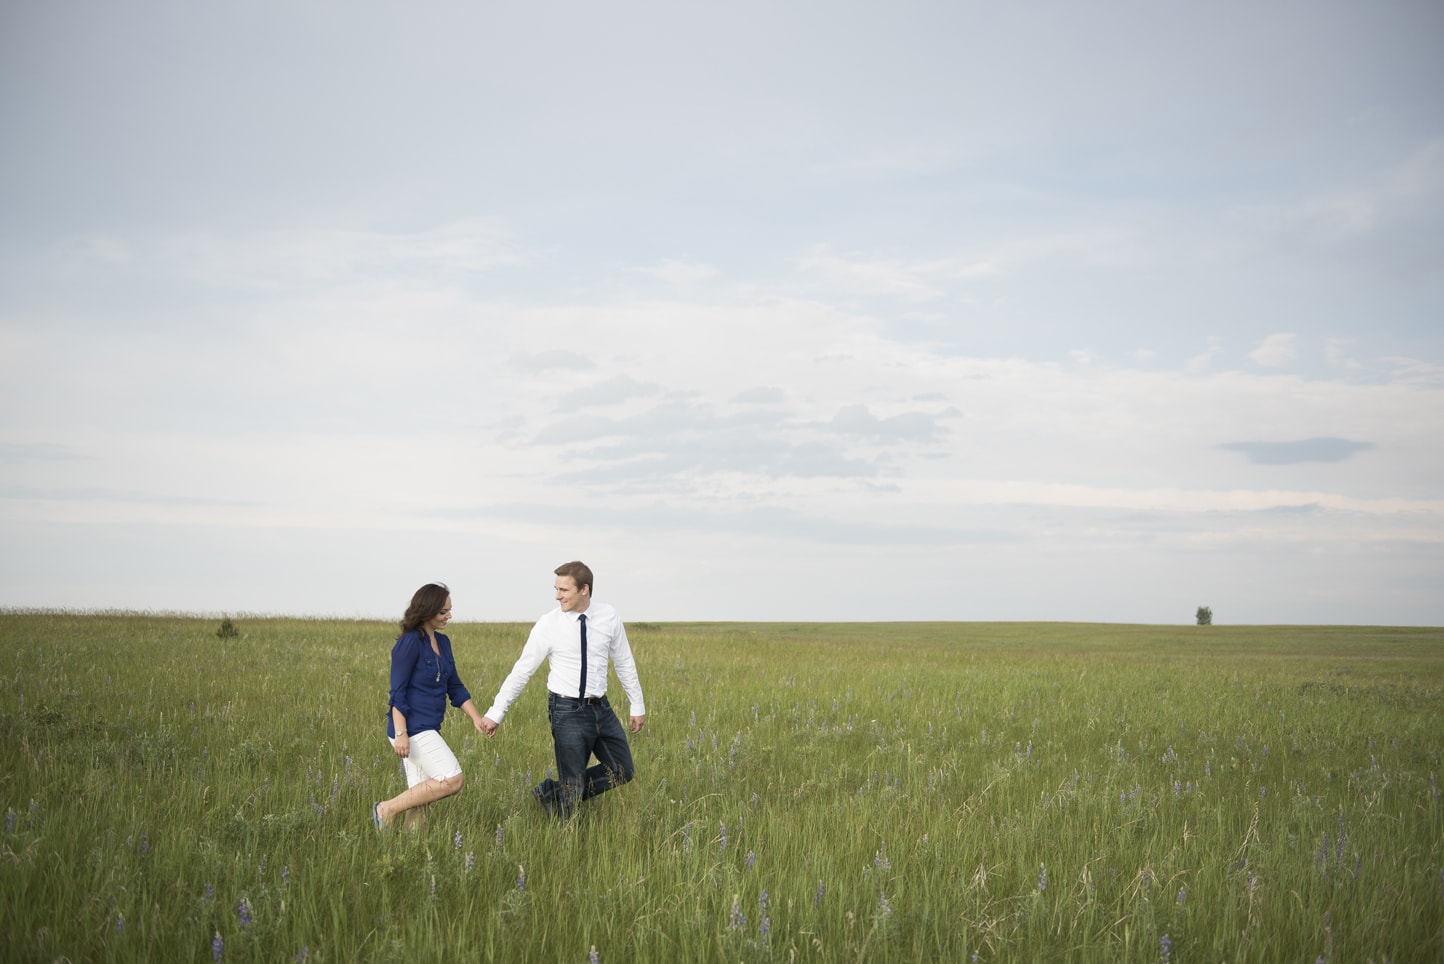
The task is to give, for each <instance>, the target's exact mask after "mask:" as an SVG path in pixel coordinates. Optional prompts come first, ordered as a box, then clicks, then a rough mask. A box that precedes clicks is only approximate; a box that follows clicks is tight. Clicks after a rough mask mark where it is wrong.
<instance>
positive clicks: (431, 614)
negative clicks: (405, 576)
mask: <svg viewBox="0 0 1444 964" xmlns="http://www.w3.org/2000/svg"><path fill="white" fill-rule="evenodd" d="M450 595H451V590H450V589H447V588H446V583H444V582H428V583H427V584H426V585H424V586H422V587H421V588H420V589H418V590H416V595H414V596H412V597H411V605H410V606H407V607H406V615H405V616H402V617H401V636H405V635H406V634H407V633H409V632H412V631H413V630H417V629H420V628H421V627H422V626H423V625H425V624H426V623H428V622H430V621H431V620H432V619H435V618H436V616H437V614H439V613H440V612H441V611H442V610H443V609H445V608H446V597H447V596H450ZM401 636H398V637H396V638H397V639H400V638H401Z"/></svg>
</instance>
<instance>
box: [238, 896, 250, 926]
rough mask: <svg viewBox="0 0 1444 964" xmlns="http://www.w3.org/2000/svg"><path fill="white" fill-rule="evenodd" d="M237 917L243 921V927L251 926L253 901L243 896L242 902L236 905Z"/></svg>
mask: <svg viewBox="0 0 1444 964" xmlns="http://www.w3.org/2000/svg"><path fill="white" fill-rule="evenodd" d="M236 918H237V919H238V920H239V921H240V922H241V926H242V927H250V926H251V902H250V901H248V900H246V899H245V898H244V897H242V898H241V902H240V903H239V904H237V905H236Z"/></svg>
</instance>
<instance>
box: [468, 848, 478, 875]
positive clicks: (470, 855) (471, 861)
mask: <svg viewBox="0 0 1444 964" xmlns="http://www.w3.org/2000/svg"><path fill="white" fill-rule="evenodd" d="M475 863H476V854H474V853H470V852H468V853H467V855H466V872H467V873H468V874H469V873H471V868H472V866H473V865H474V864H475Z"/></svg>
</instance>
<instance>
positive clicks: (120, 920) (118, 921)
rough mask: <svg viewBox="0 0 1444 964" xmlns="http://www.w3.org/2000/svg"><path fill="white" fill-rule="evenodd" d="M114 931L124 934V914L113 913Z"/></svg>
mask: <svg viewBox="0 0 1444 964" xmlns="http://www.w3.org/2000/svg"><path fill="white" fill-rule="evenodd" d="M115 932H116V933H117V934H124V933H125V915H124V914H116V915H115Z"/></svg>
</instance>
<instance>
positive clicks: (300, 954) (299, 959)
mask: <svg viewBox="0 0 1444 964" xmlns="http://www.w3.org/2000/svg"><path fill="white" fill-rule="evenodd" d="M346 759H348V760H349V759H351V758H350V757H349V756H348V757H347V758H346ZM310 956H311V945H310V944H307V945H305V946H304V947H302V948H301V949H300V950H299V951H297V952H296V964H306V958H308V957H310Z"/></svg>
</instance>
